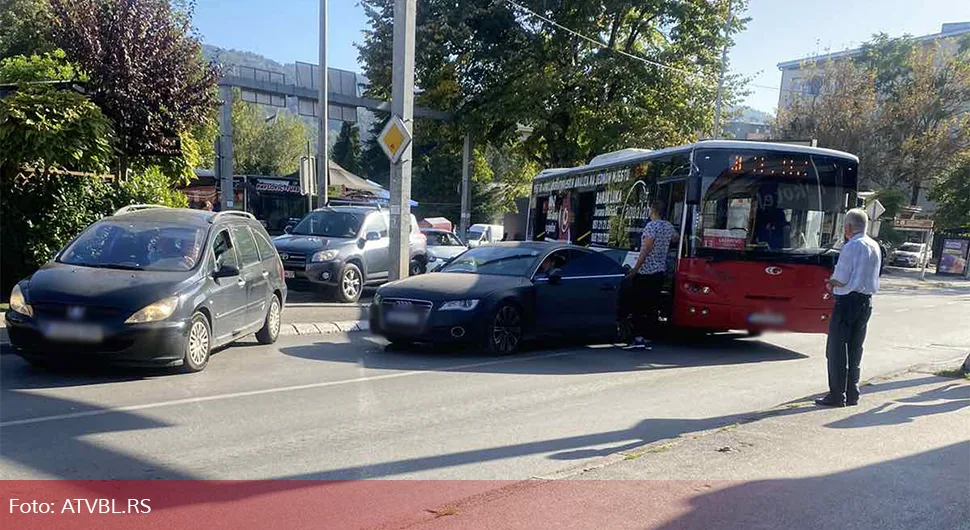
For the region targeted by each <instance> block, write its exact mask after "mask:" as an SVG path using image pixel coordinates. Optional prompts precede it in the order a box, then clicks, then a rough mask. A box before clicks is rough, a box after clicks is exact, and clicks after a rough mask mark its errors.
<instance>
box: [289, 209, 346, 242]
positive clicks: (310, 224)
mask: <svg viewBox="0 0 970 530" xmlns="http://www.w3.org/2000/svg"><path fill="white" fill-rule="evenodd" d="M364 217H365V216H364V215H363V214H359V213H351V212H333V211H331V212H326V211H324V212H311V213H310V214H309V215H307V216H306V217H304V218H303V220H302V221H300V223H299V224H298V225H296V226H295V227H294V228H293V231H292V232H290V233H291V234H294V235H301V236H322V237H343V238H353V237H357V233H358V232H359V231H360V225H361V224H363V222H364Z"/></svg>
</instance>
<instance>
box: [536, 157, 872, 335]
mask: <svg viewBox="0 0 970 530" xmlns="http://www.w3.org/2000/svg"><path fill="white" fill-rule="evenodd" d="M858 164H859V159H858V158H857V157H855V156H853V155H851V154H848V153H843V152H840V151H833V150H830V149H820V148H813V147H805V146H800V145H789V144H778V143H763V142H746V141H721V140H711V141H703V142H698V143H696V144H691V145H684V146H679V147H673V148H669V149H662V150H657V151H648V150H641V149H626V150H622V151H617V152H615V153H609V154H606V155H600V156H598V157H596V158H594V159H593V160H592V161H590V163H589V164H587V165H585V166H580V167H575V168H569V169H550V170H545V171H543V172H541V173H540V174H539V175H538V176H536V178H535V180H534V181H533V188H532V196H531V199H530V213H529V222H528V235H529V239H533V240H543V239H546V240H553V239H555V240H568V241H570V242H572V243H575V244H578V245H583V246H589V247H593V248H597V249H599V250H601V251H603V252H607V253H609V254H611V255H612V256H613V257H615V259H617V260H618V261H621V262H623V263H624V264H626V265H632V264H633V263H634V262H635V261H636V257H637V254H638V252H639V250H640V248H639V247H640V232H641V231H642V229H643V226H644V225H645V223H646V219H647V204H648V202H649V201H650V200H651V199H654V198H659V199H661V200H662V201H663V202H664V203H665V204H666V205H667V216H666V219H667V220H669V221H670V222H672V223H673V224H674V226H675V227H676V229H677V232H678V234H679V236H680V237H678V238H677V241H676V242H672V243H671V248H670V252H669V263H668V265H669V266H668V281H667V286H666V288H665V289H664V294H665V302H666V303H665V304H664V307H665V309H664V310H663V314H662V315H661V318H662V319H664V320H666V321H667V322H669V323H671V324H673V325H674V326H677V327H684V328H695V329H702V330H706V331H725V330H747V331H749V332H752V333H759V332H761V331H762V330H766V329H780V330H788V331H796V332H805V333H824V332H826V330H827V329H828V318H829V316H830V314H831V310H832V306H833V300H832V299H831V296H830V294H829V293H828V292H827V291H826V289H825V280H826V278H828V277H829V276H830V275H831V273H832V269H833V267H834V265H835V260H836V258H837V256H838V248H839V247H840V246H841V242H842V222H843V216H844V214H845V212H846V210H848V208H850V207H853V206H855V205H856V192H857V174H858Z"/></svg>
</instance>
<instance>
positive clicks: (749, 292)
mask: <svg viewBox="0 0 970 530" xmlns="http://www.w3.org/2000/svg"><path fill="white" fill-rule="evenodd" d="M679 265H680V266H679V267H678V268H677V274H676V275H675V279H676V282H675V285H674V286H673V293H674V295H673V315H672V316H673V318H672V320H673V324H674V325H675V326H678V327H686V328H700V329H706V330H731V329H734V330H751V331H761V330H768V329H772V330H782V331H796V332H801V333H826V332H827V331H828V324H829V322H828V321H829V318H830V317H831V314H832V307H833V305H834V300H833V299H832V297H831V296H830V295H829V294H828V291H826V289H825V280H826V279H828V278H829V277H830V276H831V274H832V271H831V270H830V269H829V268H827V267H825V266H822V265H817V264H803V263H771V262H765V261H730V260H726V261H719V262H718V261H712V260H710V259H699V258H684V259H681V260H680V263H679ZM705 287H706V288H707V290H708V292H707V293H706V294H705V293H704V290H705V289H704V288H705Z"/></svg>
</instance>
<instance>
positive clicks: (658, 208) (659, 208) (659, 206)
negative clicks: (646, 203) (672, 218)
mask: <svg viewBox="0 0 970 530" xmlns="http://www.w3.org/2000/svg"><path fill="white" fill-rule="evenodd" d="M650 209H651V210H653V211H655V212H657V215H659V216H660V217H664V216H665V215H667V205H666V204H664V202H663V201H662V200H660V199H654V200H652V201H650Z"/></svg>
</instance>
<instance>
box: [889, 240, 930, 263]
mask: <svg viewBox="0 0 970 530" xmlns="http://www.w3.org/2000/svg"><path fill="white" fill-rule="evenodd" d="M925 250H926V243H903V244H902V245H900V246H899V248H897V249H896V250H894V251H893V253H892V264H893V265H896V266H898V267H922V266H923V263H924V262H925V261H926V260H927V259H928V258H929V256H928V255H926V254H924V251H925Z"/></svg>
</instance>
